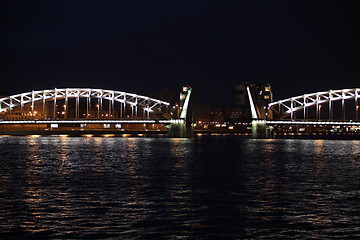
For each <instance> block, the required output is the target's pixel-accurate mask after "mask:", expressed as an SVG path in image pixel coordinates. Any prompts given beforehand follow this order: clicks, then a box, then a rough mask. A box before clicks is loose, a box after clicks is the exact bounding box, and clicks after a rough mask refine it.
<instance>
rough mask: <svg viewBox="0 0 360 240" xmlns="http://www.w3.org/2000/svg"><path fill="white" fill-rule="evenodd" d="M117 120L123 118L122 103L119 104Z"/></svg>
mask: <svg viewBox="0 0 360 240" xmlns="http://www.w3.org/2000/svg"><path fill="white" fill-rule="evenodd" d="M119 110H120V111H119V118H120V119H121V118H123V103H122V102H120V108H119Z"/></svg>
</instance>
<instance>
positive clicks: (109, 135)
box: [103, 134, 115, 137]
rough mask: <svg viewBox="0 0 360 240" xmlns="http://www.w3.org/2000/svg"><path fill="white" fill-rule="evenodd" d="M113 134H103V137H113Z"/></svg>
mask: <svg viewBox="0 0 360 240" xmlns="http://www.w3.org/2000/svg"><path fill="white" fill-rule="evenodd" d="M114 136H115V134H104V135H103V137H114Z"/></svg>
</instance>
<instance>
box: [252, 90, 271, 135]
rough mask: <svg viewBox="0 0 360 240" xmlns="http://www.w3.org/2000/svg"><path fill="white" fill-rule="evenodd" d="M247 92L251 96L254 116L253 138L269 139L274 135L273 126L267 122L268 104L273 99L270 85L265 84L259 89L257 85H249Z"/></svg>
mask: <svg viewBox="0 0 360 240" xmlns="http://www.w3.org/2000/svg"><path fill="white" fill-rule="evenodd" d="M246 93H247V95H248V98H249V103H250V110H251V118H252V138H255V139H267V138H272V137H273V129H274V128H273V127H272V126H268V125H267V124H266V119H267V116H268V115H267V114H268V113H267V107H266V106H267V104H268V102H271V101H272V93H271V88H270V85H265V86H264V87H263V89H261V90H260V91H259V89H258V87H257V86H256V85H250V84H249V85H247V86H246Z"/></svg>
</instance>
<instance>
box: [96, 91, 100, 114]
mask: <svg viewBox="0 0 360 240" xmlns="http://www.w3.org/2000/svg"><path fill="white" fill-rule="evenodd" d="M98 96H99V95H98ZM96 107H97V110H98V111H97V112H98V114H97V118H100V98H99V97H98V103H97V105H96Z"/></svg>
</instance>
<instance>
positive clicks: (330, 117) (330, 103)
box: [329, 90, 334, 120]
mask: <svg viewBox="0 0 360 240" xmlns="http://www.w3.org/2000/svg"><path fill="white" fill-rule="evenodd" d="M332 109H333V106H332V90H330V93H329V120H333V118H334V116H333V112H332Z"/></svg>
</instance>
